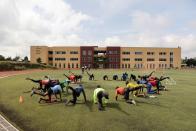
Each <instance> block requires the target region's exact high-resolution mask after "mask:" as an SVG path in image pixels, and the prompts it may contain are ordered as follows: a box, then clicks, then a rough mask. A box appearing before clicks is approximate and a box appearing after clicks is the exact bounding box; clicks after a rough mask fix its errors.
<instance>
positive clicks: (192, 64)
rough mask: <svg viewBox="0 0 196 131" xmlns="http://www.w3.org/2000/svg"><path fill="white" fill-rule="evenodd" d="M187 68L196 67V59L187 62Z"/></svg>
mask: <svg viewBox="0 0 196 131" xmlns="http://www.w3.org/2000/svg"><path fill="white" fill-rule="evenodd" d="M186 64H187V66H191V67H192V66H196V59H193V58H190V59H187V60H186Z"/></svg>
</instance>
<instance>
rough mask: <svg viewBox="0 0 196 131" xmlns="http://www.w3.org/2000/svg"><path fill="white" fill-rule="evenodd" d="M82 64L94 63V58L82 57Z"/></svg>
mask: <svg viewBox="0 0 196 131" xmlns="http://www.w3.org/2000/svg"><path fill="white" fill-rule="evenodd" d="M82 62H92V57H82Z"/></svg>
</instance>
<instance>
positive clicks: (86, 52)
mask: <svg viewBox="0 0 196 131" xmlns="http://www.w3.org/2000/svg"><path fill="white" fill-rule="evenodd" d="M94 48H95V47H94V46H81V47H80V52H81V54H80V61H81V66H87V67H91V68H92V67H93V63H94Z"/></svg>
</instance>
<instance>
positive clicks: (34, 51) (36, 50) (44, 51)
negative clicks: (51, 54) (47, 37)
mask: <svg viewBox="0 0 196 131" xmlns="http://www.w3.org/2000/svg"><path fill="white" fill-rule="evenodd" d="M39 57H40V58H41V61H42V63H46V64H48V47H47V46H31V49H30V60H31V62H32V63H37V59H38V58H39Z"/></svg>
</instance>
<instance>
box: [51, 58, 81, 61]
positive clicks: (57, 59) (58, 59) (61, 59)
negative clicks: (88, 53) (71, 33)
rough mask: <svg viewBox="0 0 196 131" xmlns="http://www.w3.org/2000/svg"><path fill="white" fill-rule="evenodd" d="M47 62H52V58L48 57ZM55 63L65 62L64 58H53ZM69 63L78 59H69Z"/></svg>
mask: <svg viewBox="0 0 196 131" xmlns="http://www.w3.org/2000/svg"><path fill="white" fill-rule="evenodd" d="M48 60H49V61H52V60H53V58H52V57H49V58H48ZM54 60H55V61H66V58H54ZM70 61H78V58H70Z"/></svg>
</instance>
